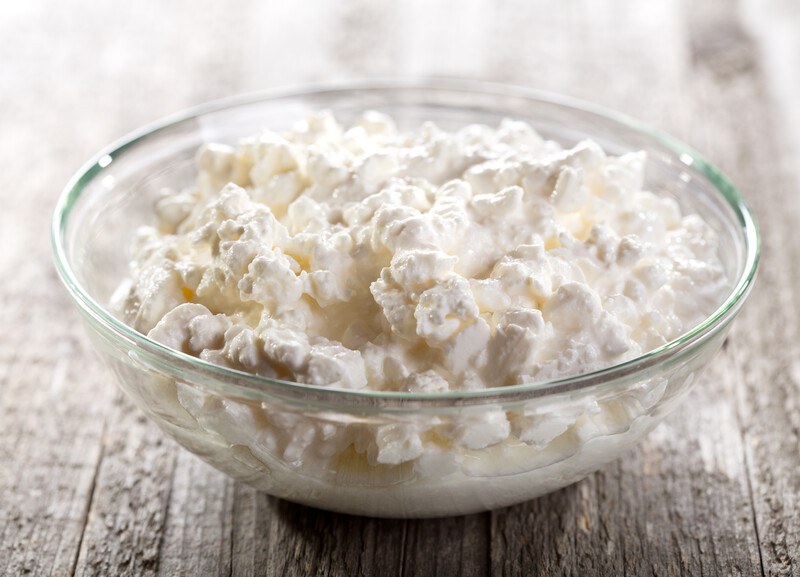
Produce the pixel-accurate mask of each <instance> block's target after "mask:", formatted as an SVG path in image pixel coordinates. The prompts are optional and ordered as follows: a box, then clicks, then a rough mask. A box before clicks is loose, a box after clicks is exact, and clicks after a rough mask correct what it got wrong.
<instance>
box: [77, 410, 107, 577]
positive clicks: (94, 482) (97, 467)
mask: <svg viewBox="0 0 800 577" xmlns="http://www.w3.org/2000/svg"><path fill="white" fill-rule="evenodd" d="M107 429H108V419H107V418H106V419H104V420H103V428H102V430H101V432H100V439H102V441H101V443H100V454H99V455H98V456H97V464H96V465H95V468H94V474H93V475H92V484H91V486H90V487H89V498H88V499H86V507H85V508H84V512H83V528H82V529H81V535H80V537H79V538H78V546H77V547H75V556H74V557H73V559H72V567H71V568H70V575H71V577H75V572H76V571H77V570H78V561H79V560H80V557H81V549H83V539H84V536H85V535H86V527H87V525H88V524H89V513H90V512H91V510H92V505H93V504H94V497H95V489H96V487H97V478H98V477H99V476H100V467H101V466H102V465H103V460H104V459H105V456H106V434H107Z"/></svg>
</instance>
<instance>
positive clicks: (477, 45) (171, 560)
mask: <svg viewBox="0 0 800 577" xmlns="http://www.w3.org/2000/svg"><path fill="white" fill-rule="evenodd" d="M296 5H300V6H296ZM430 74H438V75H449V76H461V77H468V78H480V79H488V80H495V81H503V82H512V83H517V84H523V85H527V86H532V87H537V88H542V89H548V90H554V91H558V92H563V93H567V94H571V95H573V96H577V97H581V98H584V99H589V100H592V101H596V102H599V103H601V104H604V105H606V106H609V107H612V108H616V109H621V110H624V111H626V112H628V113H629V114H632V115H634V116H637V117H639V118H641V119H643V120H645V121H646V122H649V123H651V124H655V125H658V126H660V127H662V128H664V129H665V130H668V131H670V132H672V133H674V134H676V135H677V136H679V137H680V138H682V139H683V140H685V141H687V142H689V143H691V144H692V145H693V146H694V147H695V148H697V149H699V150H701V151H703V153H704V154H705V155H706V156H707V157H709V158H710V159H712V160H713V161H714V162H715V163H716V164H718V165H719V166H720V167H721V168H722V169H723V170H724V171H726V172H727V173H728V174H729V175H730V176H731V177H732V179H733V180H734V181H735V182H736V183H737V184H738V185H739V186H740V187H741V189H742V190H743V191H744V193H745V194H746V196H747V197H748V198H749V199H750V201H751V202H752V205H753V206H754V208H755V210H756V212H757V215H758V217H759V219H760V223H761V225H762V231H763V240H764V257H763V261H762V269H761V273H760V278H759V282H758V285H757V287H756V289H755V291H754V293H753V295H752V299H751V301H750V302H749V304H748V306H747V307H746V309H745V311H744V312H743V314H742V316H741V317H740V319H739V321H738V322H737V324H736V326H735V327H734V329H733V331H732V333H731V336H730V338H729V340H728V342H727V343H726V346H725V347H724V350H723V351H722V353H721V354H720V355H719V356H718V357H717V358H716V360H715V361H714V362H713V364H712V366H711V367H710V368H709V370H708V371H707V372H706V373H705V375H704V377H703V378H702V379H701V380H700V382H698V384H697V387H696V389H695V391H694V392H693V394H692V396H691V397H690V399H689V401H688V402H687V403H686V404H685V405H684V406H683V407H682V408H681V409H680V410H679V411H678V412H677V413H676V414H673V415H671V416H670V417H669V418H668V419H667V421H666V422H665V423H664V424H663V425H662V426H660V427H659V428H658V429H657V430H656V431H655V432H654V433H653V434H651V435H650V436H649V437H648V438H647V439H646V441H645V442H643V443H642V444H641V445H640V446H639V447H638V448H637V449H636V450H635V451H633V452H631V454H629V455H627V456H626V457H625V458H623V459H621V460H620V461H618V462H615V463H613V464H611V465H609V466H607V467H605V468H604V469H602V470H601V471H599V472H598V473H596V474H594V475H592V476H590V477H589V478H588V479H586V480H585V481H583V482H581V483H578V484H577V485H574V486H572V487H568V488H566V489H564V490H562V491H559V492H557V493H555V494H552V495H550V496H547V497H544V498H541V499H538V500H535V501H531V502H529V503H525V504H522V505H519V506H516V507H511V508H508V509H503V510H499V511H495V512H492V513H485V514H480V515H472V516H468V517H458V518H452V519H442V520H427V521H384V520H372V519H362V518H353V517H346V516H341V515H335V514H331V513H325V512H320V511H315V510H310V509H305V508H303V507H299V506H296V505H292V504H289V503H285V502H281V501H278V500H276V499H273V498H270V497H267V496H266V495H263V494H260V493H257V492H255V491H254V490H252V489H250V488H248V487H246V486H244V485H241V484H239V483H235V482H233V481H231V480H229V479H228V478H226V477H225V476H224V475H222V474H221V473H218V472H216V471H215V470H213V469H211V468H210V467H208V466H207V465H205V464H203V463H202V462H200V461H199V460H197V459H196V458H194V457H193V456H191V455H189V454H187V453H186V452H184V451H182V450H180V449H179V448H178V447H177V446H176V445H175V443H173V442H172V441H171V440H169V439H168V438H166V437H165V436H164V435H162V434H161V433H160V432H159V431H158V430H157V429H156V428H155V427H154V426H153V425H151V424H149V423H148V422H147V421H145V420H144V419H143V418H142V417H141V416H140V415H139V413H138V412H137V411H135V410H134V409H133V408H132V407H131V405H130V403H129V402H128V401H127V400H126V399H125V398H123V397H122V396H121V394H120V393H119V392H118V391H117V389H116V387H115V386H114V384H113V383H112V381H111V379H110V376H109V374H108V373H106V372H105V371H104V370H103V369H102V368H101V367H100V366H99V363H98V362H97V359H96V358H95V357H94V355H93V353H92V352H91V350H90V347H89V345H88V342H87V339H86V337H85V336H84V333H83V331H82V329H81V327H80V326H79V324H78V318H77V314H76V313H74V312H73V311H72V310H71V308H70V305H69V303H68V300H67V297H66V294H65V292H64V291H63V290H62V289H61V287H60V286H59V283H58V280H57V278H56V275H55V272H54V270H53V267H52V265H51V257H50V246H49V240H48V225H49V219H50V214H51V211H52V208H53V204H54V202H55V200H56V197H57V196H58V194H59V192H60V190H61V188H62V186H63V185H64V183H65V182H66V180H67V178H68V177H69V176H70V174H71V173H72V172H74V171H75V170H76V169H77V168H78V167H79V166H80V165H81V163H82V162H83V161H84V160H85V159H86V158H88V157H89V156H90V155H91V154H92V153H94V152H95V151H96V150H97V149H99V148H100V147H102V146H104V145H105V144H107V143H108V142H110V141H111V140H113V139H115V138H117V137H119V136H121V135H123V134H124V133H126V132H128V131H130V130H132V129H134V128H136V127H137V126H139V125H141V124H144V123H146V122H149V121H152V120H154V119H156V118H159V117H161V116H163V115H165V114H167V113H171V112H174V111H177V110H179V109H182V108H184V107H187V106H189V105H194V104H198V103H201V102H204V101H207V100H211V99H214V98H218V97H222V96H225V95H229V94H233V93H239V92H243V91H249V90H255V89H260V88H265V87H272V86H283V85H289V84H297V83H305V82H309V81H319V80H330V79H342V78H348V77H362V76H373V75H384V76H385V75H430ZM799 135H800V4H798V2H797V1H796V0H743V1H742V2H739V3H737V2H734V1H725V0H697V1H694V2H691V1H689V0H683V1H681V0H671V1H669V2H658V1H646V0H645V1H643V0H613V1H606V2H597V1H595V0H570V1H568V2H548V1H545V0H535V1H522V0H520V1H514V2H509V1H506V2H502V3H501V2H491V1H490V0H461V1H458V0H440V1H438V2H430V1H428V2H426V1H424V0H412V1H407V2H402V3H401V2H368V1H366V0H347V1H342V2H325V1H324V0H318V1H313V2H302V3H301V2H296V3H293V2H277V1H273V2H257V1H252V2H248V1H246V0H233V1H231V2H213V1H211V0H203V1H195V2H184V3H180V2H177V1H168V2H158V3H157V2H149V3H148V2H138V3H136V2H126V3H120V2H100V1H94V2H92V1H89V0H65V1H63V2H46V1H45V0H30V1H27V2H16V3H9V2H4V3H2V4H1V5H0V183H2V184H1V185H0V195H2V196H1V198H2V204H0V207H2V208H0V267H1V268H0V271H1V272H2V282H1V283H0V328H1V329H2V330H1V331H0V575H12V576H13V575H73V574H74V575H187V576H194V575H278V576H282V575H373V574H378V575H383V576H387V577H389V576H394V575H434V574H436V575H445V576H454V575H488V574H497V575H534V574H553V575H576V576H586V575H595V574H596V575H623V574H625V575H762V574H764V575H795V576H797V575H800V354H798V353H800V345H798V336H799V335H798V331H800V323H798V319H800V302H799V301H798V297H797V294H798V293H797V291H796V287H798V286H800V268H798V266H797V264H798V263H800V234H798V223H800V201H799V200H798V198H800V191H799V190H798V185H799V184H800V181H799V180H798V176H797V173H798V168H800V136H799Z"/></svg>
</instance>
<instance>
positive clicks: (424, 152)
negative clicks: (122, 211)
mask: <svg viewBox="0 0 800 577" xmlns="http://www.w3.org/2000/svg"><path fill="white" fill-rule="evenodd" d="M644 163H645V155H644V154H643V153H632V154H626V155H624V156H620V157H612V156H609V155H607V154H606V153H604V151H603V150H602V149H601V148H600V147H599V146H598V145H597V144H595V143H593V142H591V141H584V142H580V143H578V144H577V145H575V146H574V147H572V148H566V149H565V148H562V147H561V146H559V145H558V144H557V143H554V142H552V141H548V140H544V139H543V138H541V137H540V136H539V135H538V134H537V133H536V132H535V131H534V130H532V129H531V127H530V126H528V125H527V124H525V123H523V122H518V121H513V120H504V121H503V122H501V123H500V125H499V127H497V128H490V127H487V126H481V125H471V126H467V127H465V128H463V129H461V130H459V131H457V132H445V131H443V130H441V129H440V128H438V127H437V126H435V125H434V124H432V123H425V124H423V125H422V126H420V127H419V128H418V129H417V130H415V131H413V132H400V131H398V130H397V129H396V128H395V125H394V122H393V121H392V119H391V118H389V117H387V116H385V115H383V114H380V113H377V112H368V113H366V114H364V115H363V116H362V117H361V118H360V119H359V120H357V121H356V122H355V123H354V124H353V125H352V126H350V127H343V126H341V125H340V124H338V123H337V121H336V120H335V119H334V117H333V116H332V115H331V114H329V113H325V112H323V113H319V114H316V115H314V116H311V117H310V118H308V119H306V120H304V121H302V122H300V123H298V124H297V125H296V126H295V127H294V128H293V129H292V130H291V131H289V132H285V133H275V132H264V133H261V134H259V135H256V136H253V137H250V138H246V139H244V140H242V141H240V142H239V143H238V144H237V145H236V146H227V145H221V144H211V145H207V146H205V147H203V148H202V150H200V151H199V153H198V155H197V165H198V170H199V175H198V178H197V182H196V184H195V185H194V186H192V187H190V188H188V189H186V190H179V191H166V192H165V194H164V196H163V198H162V199H161V200H160V201H159V202H158V203H157V205H156V208H155V213H156V222H155V224H154V225H153V226H151V227H146V228H143V229H141V230H140V232H139V235H138V238H137V240H136V244H135V247H134V250H133V259H132V263H131V279H130V282H129V283H128V284H127V285H126V286H125V287H124V288H123V290H121V291H120V293H119V295H120V296H119V297H118V307H119V308H120V309H121V310H122V314H123V316H124V318H125V319H126V321H127V322H129V323H130V324H131V325H132V326H134V327H135V328H136V329H137V330H139V331H141V332H143V333H146V334H148V335H149V336H150V337H151V338H152V339H154V340H156V341H159V342H161V343H163V344H165V345H167V346H169V347H172V348H174V349H176V350H180V351H183V352H185V353H188V354H191V355H195V356H198V357H200V358H202V359H205V360H207V361H211V362H213V363H217V364H220V365H223V366H226V367H231V368H235V369H239V370H243V371H247V372H251V373H256V374H259V375H263V376H266V377H271V378H280V379H287V380H292V381H297V382H301V383H306V384H311V385H317V386H323V387H334V388H342V389H365V388H369V389H374V390H383V391H409V392H415V393H436V392H442V391H459V390H475V389H487V388H494V387H503V386H507V385H514V384H521V383H528V382H533V381H540V380H544V379H552V378H557V377H563V376H568V375H576V374H579V373H584V372H587V371H592V370H595V369H599V368H601V367H605V366H608V365H612V364H616V363H619V362H622V361H625V360H627V359H631V358H633V357H636V356H639V355H641V354H642V353H644V352H646V351H648V350H651V349H653V348H655V347H658V346H659V345H662V344H664V343H666V342H668V341H670V340H673V339H675V338H676V337H678V336H680V335H681V334H682V333H684V332H686V331H687V330H688V329H690V328H691V327H692V326H694V325H696V324H697V323H699V322H700V321H701V320H703V319H704V318H705V317H706V316H708V315H709V314H710V313H711V312H712V311H713V310H715V309H716V307H718V306H719V304H720V303H721V302H722V300H723V299H724V296H725V295H726V294H727V291H728V289H729V283H728V280H727V278H726V275H725V271H724V268H723V266H722V264H721V262H720V260H719V258H718V255H717V239H716V236H715V234H714V233H713V231H712V230H711V228H710V227H709V226H708V225H707V224H706V223H704V222H703V221H702V220H701V219H700V218H699V217H698V216H697V215H694V214H688V215H684V214H682V212H681V209H680V208H679V206H678V204H677V203H676V202H675V201H674V200H673V199H671V198H669V197H665V196H659V195H656V194H654V193H652V192H648V191H645V190H643V169H644ZM659 386H661V391H662V392H663V383H654V384H652V386H648V387H646V390H643V391H642V392H641V395H640V396H639V397H637V401H636V403H635V405H636V406H635V409H631V408H630V407H628V405H630V403H628V405H625V403H623V406H619V403H617V405H614V406H611V405H608V403H606V405H604V404H603V401H602V399H601V400H598V399H590V400H588V401H585V402H583V403H582V404H581V405H580V406H579V407H578V408H576V407H575V406H570V407H568V408H567V409H564V410H560V411H555V412H554V411H550V410H549V409H548V410H544V409H541V410H539V409H532V410H530V411H506V410H503V409H501V408H497V409H496V410H489V411H486V410H484V411H482V412H480V413H479V414H473V415H470V414H466V415H464V416H463V417H460V418H458V419H456V420H454V421H452V422H448V423H442V422H440V421H437V422H435V423H432V422H426V423H420V422H417V423H407V422H404V423H394V424H380V425H358V426H356V425H353V426H349V425H344V424H341V423H339V424H331V423H328V424H327V425H326V424H325V423H324V422H323V423H321V422H318V421H314V420H313V419H311V420H310V419H309V418H306V417H304V416H303V415H302V414H293V413H292V412H291V411H285V412H283V414H281V415H280V417H277V416H276V415H274V414H268V413H269V412H268V411H267V410H266V407H265V408H264V409H265V412H264V414H261V415H260V416H256V417H254V416H253V414H252V413H253V411H249V412H248V411H245V412H241V411H240V412H239V413H241V414H239V413H237V411H236V410H235V408H234V407H232V406H227V407H226V406H223V405H224V403H223V405H219V402H217V403H216V404H214V403H212V405H213V406H209V402H210V401H209V399H207V398H197V396H198V395H201V396H202V394H200V393H197V392H194V391H191V390H188V389H186V390H183V389H180V388H179V390H178V394H177V397H178V400H179V402H180V403H181V406H182V407H184V408H185V409H186V411H187V412H188V413H189V414H190V415H192V419H194V420H196V421H197V422H198V423H200V426H201V427H205V430H209V431H210V430H214V431H217V432H218V433H219V432H220V431H227V432H222V433H220V434H222V435H223V437H224V436H225V435H228V436H229V440H230V442H231V443H239V444H244V445H245V446H247V447H249V448H250V451H251V453H252V454H253V455H255V456H256V457H258V455H259V454H261V453H264V452H265V451H266V449H264V447H270V449H269V451H267V452H268V453H269V454H270V455H276V454H277V455H279V456H280V458H281V459H283V460H284V462H286V463H293V462H303V463H304V466H307V465H308V463H310V462H317V463H328V464H329V461H330V459H332V458H333V456H335V455H339V456H341V454H343V453H345V452H348V451H349V452H351V453H352V452H354V453H355V454H358V455H362V456H364V457H365V458H366V459H367V461H368V463H370V464H372V465H400V464H403V463H409V462H412V463H413V464H414V467H416V470H417V471H418V472H420V471H423V472H424V471H428V472H430V471H437V473H436V474H437V475H438V476H441V474H442V471H445V470H446V471H451V472H452V470H454V468H458V467H462V466H464V463H465V462H466V461H464V459H461V460H460V461H459V457H458V455H462V456H463V455H467V454H468V453H470V452H472V451H480V450H483V449H486V448H491V447H497V446H506V449H503V450H510V449H508V446H509V443H511V444H514V445H515V446H516V445H517V444H519V445H522V446H525V447H532V448H534V449H535V450H536V451H539V452H541V451H542V450H545V449H547V448H548V447H549V446H550V445H553V446H554V447H555V444H554V443H555V442H556V441H558V440H559V439H561V445H563V444H564V441H563V439H565V438H566V437H565V435H566V436H567V437H568V436H569V435H570V434H573V436H574V435H578V436H580V431H579V430H578V429H580V427H584V429H585V428H586V426H587V419H588V420H591V421H592V423H594V425H593V426H595V428H596V429H597V431H595V432H594V433H591V434H589V433H587V434H588V435H589V436H588V437H587V436H585V435H584V439H587V438H590V437H591V436H592V435H594V436H597V435H600V434H606V433H608V431H613V430H615V429H619V428H620V427H622V428H624V427H625V426H630V423H631V422H632V420H633V419H635V418H636V416H637V415H639V414H641V413H642V411H646V410H647V408H648V407H650V406H652V405H653V403H654V402H655V401H657V400H658V389H659ZM653 391H656V392H655V393H654V392H653ZM653 395H655V398H652V397H653ZM626 402H627V401H626ZM637 411H638V412H637ZM584 417H585V418H584ZM276 419H277V420H282V421H286V422H285V423H284V422H277V420H276ZM581 419H583V420H581ZM312 421H313V422H312ZM326 426H327V428H326ZM576 427H577V429H576ZM433 429H436V435H435V437H436V440H435V441H434V440H432V439H433V436H432V435H431V430H433ZM243 431H251V433H252V434H251V433H246V432H243ZM265 431H266V432H265ZM287 431H288V433H287ZM576 431H577V432H576ZM598 431H599V432H598ZM256 432H257V434H256ZM242 436H244V437H246V439H239V437H242ZM236 439H238V440H236ZM258 439H261V440H260V441H259V440H258ZM266 439H268V440H266ZM442 439H445V440H444V441H443V440H442ZM561 445H559V446H561ZM498 450H499V449H498ZM553 450H555V449H553ZM572 451H573V453H574V451H575V449H574V448H573V449H572ZM562 453H563V451H562ZM454 455H455V456H454ZM556 458H557V455H556ZM263 459H264V460H268V455H266V454H265V455H264V456H263ZM340 462H341V460H340ZM470 462H472V461H470ZM473 464H474V463H473ZM321 467H322V466H321ZM323 468H324V467H323Z"/></svg>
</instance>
